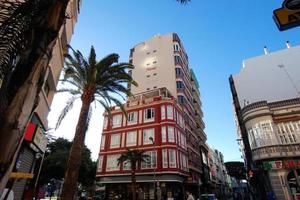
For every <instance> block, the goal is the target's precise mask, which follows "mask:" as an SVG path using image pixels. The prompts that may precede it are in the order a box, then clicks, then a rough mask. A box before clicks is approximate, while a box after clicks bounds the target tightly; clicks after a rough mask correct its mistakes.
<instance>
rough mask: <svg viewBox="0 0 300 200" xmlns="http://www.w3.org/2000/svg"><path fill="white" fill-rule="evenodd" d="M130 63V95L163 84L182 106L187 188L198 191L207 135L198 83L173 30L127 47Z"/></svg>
mask: <svg viewBox="0 0 300 200" xmlns="http://www.w3.org/2000/svg"><path fill="white" fill-rule="evenodd" d="M130 62H131V63H132V64H133V65H134V66H135V68H134V69H133V70H132V71H131V74H132V77H133V79H134V80H135V81H136V82H137V83H138V84H139V86H138V87H135V86H132V87H131V86H129V87H131V92H132V93H133V94H138V93H142V92H145V91H150V90H154V89H157V88H162V87H165V88H167V89H168V90H169V91H170V93H171V95H172V96H174V97H175V98H176V99H177V102H178V103H179V104H180V105H181V106H182V107H183V111H184V120H185V133H186V138H187V144H188V158H189V177H188V180H187V183H188V189H189V190H191V191H193V193H194V194H199V191H200V186H201V185H202V183H203V182H204V181H205V180H203V178H202V177H203V161H202V152H204V153H205V154H206V155H207V152H208V147H207V145H205V141H206V139H207V138H206V134H205V133H204V128H205V125H204V122H203V119H202V118H203V113H202V110H201V105H202V104H201V100H200V92H199V85H198V82H197V79H196V77H195V75H194V73H193V71H192V69H191V68H190V66H189V61H188V56H187V53H186V52H185V49H184V47H183V44H182V42H181V40H180V38H179V37H178V35H177V34H176V33H169V34H166V35H163V36H161V35H156V36H154V37H153V38H151V39H148V40H146V41H144V42H142V43H140V44H138V45H136V46H134V48H132V49H131V51H130Z"/></svg>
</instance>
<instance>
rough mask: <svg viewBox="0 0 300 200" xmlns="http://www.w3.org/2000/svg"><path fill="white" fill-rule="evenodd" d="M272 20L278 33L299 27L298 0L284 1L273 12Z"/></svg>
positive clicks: (299, 9)
mask: <svg viewBox="0 0 300 200" xmlns="http://www.w3.org/2000/svg"><path fill="white" fill-rule="evenodd" d="M273 18H274V20H275V22H276V24H277V26H278V28H279V30H280V31H284V30H287V29H290V28H293V27H296V26H300V0H285V1H284V2H283V3H282V7H281V8H279V9H276V10H274V11H273Z"/></svg>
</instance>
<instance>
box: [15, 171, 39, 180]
mask: <svg viewBox="0 0 300 200" xmlns="http://www.w3.org/2000/svg"><path fill="white" fill-rule="evenodd" d="M33 176H34V174H31V173H24V172H12V173H10V178H15V179H32V178H33Z"/></svg>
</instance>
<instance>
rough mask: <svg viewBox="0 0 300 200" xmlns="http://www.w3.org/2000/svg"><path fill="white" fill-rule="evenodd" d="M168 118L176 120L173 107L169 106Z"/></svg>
mask: <svg viewBox="0 0 300 200" xmlns="http://www.w3.org/2000/svg"><path fill="white" fill-rule="evenodd" d="M167 118H168V119H174V114H173V106H171V105H167Z"/></svg>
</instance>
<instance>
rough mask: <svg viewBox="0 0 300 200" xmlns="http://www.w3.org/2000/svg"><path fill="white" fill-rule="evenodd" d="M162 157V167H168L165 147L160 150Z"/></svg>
mask: <svg viewBox="0 0 300 200" xmlns="http://www.w3.org/2000/svg"><path fill="white" fill-rule="evenodd" d="M162 157H163V168H168V151H167V149H164V150H163V151H162Z"/></svg>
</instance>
